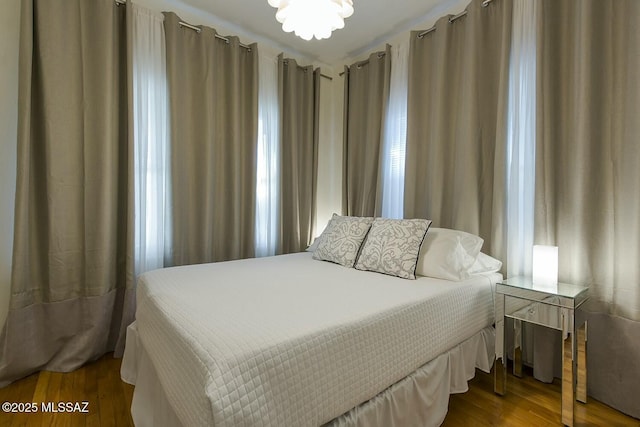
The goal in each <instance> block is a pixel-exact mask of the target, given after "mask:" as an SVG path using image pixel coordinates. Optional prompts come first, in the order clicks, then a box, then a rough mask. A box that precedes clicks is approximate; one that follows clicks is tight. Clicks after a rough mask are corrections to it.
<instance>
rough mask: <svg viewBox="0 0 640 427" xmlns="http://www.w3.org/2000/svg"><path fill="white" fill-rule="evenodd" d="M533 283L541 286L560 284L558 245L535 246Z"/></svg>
mask: <svg viewBox="0 0 640 427" xmlns="http://www.w3.org/2000/svg"><path fill="white" fill-rule="evenodd" d="M533 284H534V285H540V286H555V285H557V284H558V247H557V246H544V245H534V246H533Z"/></svg>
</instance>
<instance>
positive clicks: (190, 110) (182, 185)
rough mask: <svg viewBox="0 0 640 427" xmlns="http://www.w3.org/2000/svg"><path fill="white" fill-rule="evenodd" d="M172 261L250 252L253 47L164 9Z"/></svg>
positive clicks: (254, 88) (210, 259) (255, 96)
mask: <svg viewBox="0 0 640 427" xmlns="http://www.w3.org/2000/svg"><path fill="white" fill-rule="evenodd" d="M164 15H165V23H164V25H165V37H166V45H167V57H166V58H167V76H168V85H169V113H170V117H171V119H170V141H171V142H170V150H169V152H170V156H171V171H170V174H171V185H170V192H171V201H170V203H169V205H170V208H169V211H170V216H171V218H170V221H171V224H172V230H173V231H172V237H171V241H172V249H171V251H172V253H171V256H170V259H171V261H172V264H173V265H183V264H195V263H204V262H214V261H226V260H232V259H239V258H248V257H252V256H254V255H255V211H256V208H255V194H256V141H257V132H258V50H257V46H256V45H255V44H252V45H251V46H248V47H244V46H241V45H240V42H239V40H238V38H237V37H224V38H222V37H217V34H216V32H215V30H213V29H211V28H208V27H201V28H199V31H195V30H193V29H191V28H188V27H185V26H181V25H180V22H181V21H180V18H179V17H178V16H177V15H175V14H174V13H165V14H164Z"/></svg>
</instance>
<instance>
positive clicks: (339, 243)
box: [313, 214, 373, 267]
mask: <svg viewBox="0 0 640 427" xmlns="http://www.w3.org/2000/svg"><path fill="white" fill-rule="evenodd" d="M372 222H373V218H368V217H355V216H340V215H337V214H333V218H331V221H329V225H327V228H326V229H325V231H324V232H323V233H322V235H321V236H320V238H319V239H318V240H320V241H319V242H318V247H317V249H316V250H315V252H314V253H313V258H314V259H318V260H322V261H330V262H335V263H336V264H340V265H343V266H345V267H353V264H355V262H356V258H358V252H359V251H360V246H361V245H362V242H363V241H364V238H365V237H366V236H367V233H368V232H369V228H370V227H371V223H372Z"/></svg>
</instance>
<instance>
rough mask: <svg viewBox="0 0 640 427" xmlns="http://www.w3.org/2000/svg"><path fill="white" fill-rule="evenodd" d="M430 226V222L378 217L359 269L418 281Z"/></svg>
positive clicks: (363, 248) (365, 244) (364, 247)
mask: <svg viewBox="0 0 640 427" xmlns="http://www.w3.org/2000/svg"><path fill="white" fill-rule="evenodd" d="M430 225H431V221H430V220H428V219H383V218H376V220H375V221H374V222H373V225H372V226H371V230H370V231H369V235H368V236H367V240H366V241H365V242H364V245H363V246H362V250H361V251H360V256H359V257H358V262H357V263H356V268H357V269H358V270H367V271H375V272H378V273H384V274H388V275H391V276H397V277H401V278H403V279H415V278H416V275H415V273H416V264H417V263H418V255H419V254H420V246H422V242H423V241H424V236H425V235H426V234H427V230H428V229H429V226H430Z"/></svg>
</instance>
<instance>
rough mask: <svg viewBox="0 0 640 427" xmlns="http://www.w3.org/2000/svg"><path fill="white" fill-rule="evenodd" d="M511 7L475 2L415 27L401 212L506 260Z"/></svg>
mask: <svg viewBox="0 0 640 427" xmlns="http://www.w3.org/2000/svg"><path fill="white" fill-rule="evenodd" d="M511 7H512V4H511V2H510V1H502V0H497V1H494V2H492V3H490V4H489V5H488V6H487V7H483V6H482V0H474V1H472V2H471V3H470V4H469V6H468V7H467V15H466V16H463V17H461V18H458V19H456V20H455V21H453V22H451V23H450V22H449V17H443V18H441V19H440V20H438V22H437V23H436V26H435V30H434V31H431V32H429V33H427V34H425V35H423V36H422V37H419V35H420V33H421V32H419V31H416V32H413V33H412V34H411V47H410V53H409V84H408V90H409V93H408V109H407V151H406V163H405V165H406V166H405V190H404V194H405V203H404V215H405V217H406V218H411V217H417V218H429V219H431V220H433V223H434V225H437V226H440V227H448V228H456V229H460V230H465V231H468V232H471V233H474V234H478V235H480V236H481V237H483V238H484V240H485V243H484V246H483V251H484V252H487V253H491V254H492V255H494V256H497V257H499V258H501V259H503V258H504V257H503V254H504V244H505V243H504V238H505V237H504V233H503V231H502V230H503V223H504V218H505V209H506V205H505V202H504V194H505V184H504V182H505V173H504V164H505V163H504V158H505V157H504V156H505V152H504V151H505V149H504V147H505V146H506V120H507V113H506V107H507V91H508V76H509V74H508V71H509V68H508V67H509V51H510V35H511Z"/></svg>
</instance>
